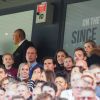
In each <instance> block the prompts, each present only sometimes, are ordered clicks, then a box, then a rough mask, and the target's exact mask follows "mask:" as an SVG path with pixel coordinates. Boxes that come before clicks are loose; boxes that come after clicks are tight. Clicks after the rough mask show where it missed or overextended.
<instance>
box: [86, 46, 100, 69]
mask: <svg viewBox="0 0 100 100" xmlns="http://www.w3.org/2000/svg"><path fill="white" fill-rule="evenodd" d="M87 63H88V66H89V67H90V66H91V65H92V64H100V48H95V49H93V50H92V51H91V53H90V57H88V58H87Z"/></svg>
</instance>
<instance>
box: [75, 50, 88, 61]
mask: <svg viewBox="0 0 100 100" xmlns="http://www.w3.org/2000/svg"><path fill="white" fill-rule="evenodd" d="M85 59H86V57H85V56H84V54H83V52H82V51H81V50H78V51H75V53H74V60H75V62H77V61H79V60H85Z"/></svg>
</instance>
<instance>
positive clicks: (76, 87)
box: [72, 80, 86, 98]
mask: <svg viewBox="0 0 100 100" xmlns="http://www.w3.org/2000/svg"><path fill="white" fill-rule="evenodd" d="M74 84H75V85H74V87H73V89H72V91H73V95H74V97H75V98H77V97H80V93H81V91H82V90H83V89H84V88H85V87H86V85H85V83H84V81H80V80H79V81H77V82H76V83H74Z"/></svg>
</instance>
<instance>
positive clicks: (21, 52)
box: [13, 40, 33, 68]
mask: <svg viewBox="0 0 100 100" xmlns="http://www.w3.org/2000/svg"><path fill="white" fill-rule="evenodd" d="M30 46H33V43H32V42H30V41H28V40H25V41H24V42H23V43H22V44H21V45H20V46H19V47H18V48H17V49H16V51H15V52H14V53H13V56H14V67H15V68H18V67H19V64H21V63H23V62H26V58H25V56H26V50H27V49H28V47H30Z"/></svg>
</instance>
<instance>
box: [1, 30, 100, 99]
mask: <svg viewBox="0 0 100 100" xmlns="http://www.w3.org/2000/svg"><path fill="white" fill-rule="evenodd" d="M17 33H18V34H17ZM19 37H20V39H19ZM25 37H26V36H25V33H24V31H23V30H21V29H19V30H16V31H15V32H14V35H13V39H14V41H15V44H19V41H21V40H23V39H25ZM95 50H97V51H98V53H95V52H96V51H95ZM24 57H25V58H26V61H25V62H22V63H20V65H19V66H18V68H15V67H14V63H15V61H14V57H13V55H12V54H10V53H5V54H4V55H3V57H2V61H3V62H2V63H3V64H2V65H0V100H100V59H99V60H98V57H99V58H100V48H99V47H98V46H97V45H96V43H95V42H94V41H92V40H88V41H86V42H85V43H84V46H83V48H82V47H78V48H75V50H74V55H73V56H71V55H69V53H68V52H67V51H65V50H64V49H59V50H57V52H56V53H55V55H54V56H53V57H49V56H47V57H44V58H43V59H41V64H40V63H38V62H37V58H38V54H37V49H36V48H35V47H33V46H30V47H29V48H28V49H27V51H26V54H25V55H24ZM91 57H95V58H94V59H97V62H95V61H93V60H92V59H91ZM91 62H92V63H91Z"/></svg>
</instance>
